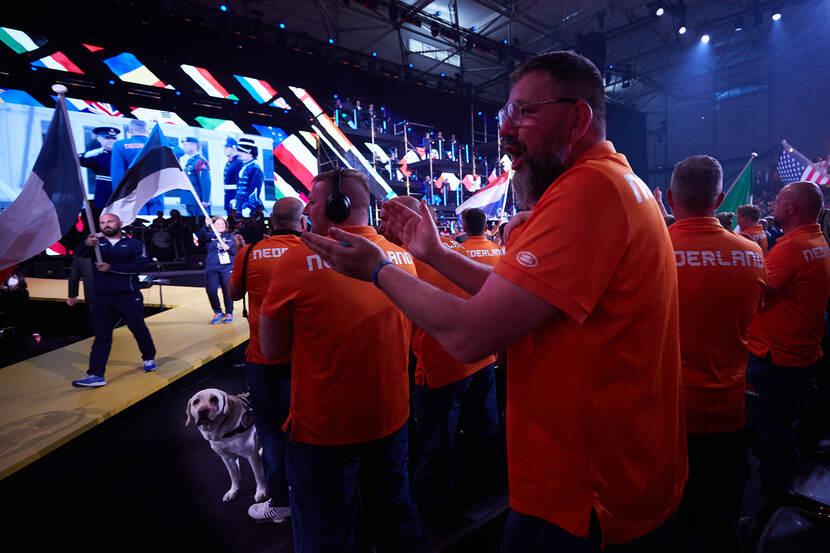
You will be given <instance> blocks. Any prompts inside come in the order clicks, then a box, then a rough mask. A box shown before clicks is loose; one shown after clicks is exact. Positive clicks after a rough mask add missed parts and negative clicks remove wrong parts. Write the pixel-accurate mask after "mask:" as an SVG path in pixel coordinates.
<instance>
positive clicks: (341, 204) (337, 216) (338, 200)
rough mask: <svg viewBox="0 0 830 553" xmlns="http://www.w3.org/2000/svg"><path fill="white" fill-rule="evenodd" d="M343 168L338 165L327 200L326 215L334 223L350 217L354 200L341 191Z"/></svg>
mask: <svg viewBox="0 0 830 553" xmlns="http://www.w3.org/2000/svg"><path fill="white" fill-rule="evenodd" d="M342 174H343V168H342V167H338V168H337V173H335V174H334V176H333V177H332V179H331V193H330V194H329V197H328V199H327V200H326V217H328V219H329V221H332V222H334V223H342V222H343V221H345V220H346V219H348V218H349V213H350V212H351V210H352V202H351V200H349V197H348V196H347V195H346V194H343V192H341V191H340V177H341V176H342Z"/></svg>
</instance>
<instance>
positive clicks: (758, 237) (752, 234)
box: [741, 225, 769, 255]
mask: <svg viewBox="0 0 830 553" xmlns="http://www.w3.org/2000/svg"><path fill="white" fill-rule="evenodd" d="M741 234H746V235H747V236H749V239H750V240H752V241H754V242H755V243H756V244H758V245H759V246H761V251H762V252H763V253H764V255H767V251H768V250H769V246H768V245H767V233H766V232H765V231H764V227H762V226H761V225H755V226H754V227H749V228H748V229H746V230H744V229H741Z"/></svg>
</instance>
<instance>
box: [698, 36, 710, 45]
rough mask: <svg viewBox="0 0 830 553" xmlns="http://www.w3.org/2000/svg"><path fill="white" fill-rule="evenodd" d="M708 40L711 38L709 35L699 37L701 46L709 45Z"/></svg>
mask: <svg viewBox="0 0 830 553" xmlns="http://www.w3.org/2000/svg"><path fill="white" fill-rule="evenodd" d="M710 38H711V37H710V36H709V35H703V36H701V37H700V42H702V43H703V44H709V39H710Z"/></svg>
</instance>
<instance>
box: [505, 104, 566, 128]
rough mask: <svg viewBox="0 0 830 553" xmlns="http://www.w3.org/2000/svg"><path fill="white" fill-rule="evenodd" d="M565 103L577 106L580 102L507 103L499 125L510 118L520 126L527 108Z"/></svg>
mask: <svg viewBox="0 0 830 553" xmlns="http://www.w3.org/2000/svg"><path fill="white" fill-rule="evenodd" d="M563 102H565V103H568V104H576V103H577V102H579V100H575V99H573V98H557V99H555V100H542V101H541V102H528V103H524V104H523V103H521V102H519V101H518V100H513V101H512V102H507V104H505V106H504V107H503V108H501V109H500V110H499V125H504V124H505V123H506V122H507V118H508V117H509V118H510V120H511V121H512V122H513V124H514V125H519V124H520V123H521V122H522V116H523V115H524V109H525V108H526V107H527V106H539V105H542V104H559V103H563Z"/></svg>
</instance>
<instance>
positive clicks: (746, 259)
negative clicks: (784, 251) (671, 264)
mask: <svg viewBox="0 0 830 553" xmlns="http://www.w3.org/2000/svg"><path fill="white" fill-rule="evenodd" d="M724 254H726V252H720V251H718V250H700V251H694V250H692V251H677V250H675V252H674V261H675V263H676V264H677V266H678V267H686V266H688V267H738V266H740V267H763V266H764V256H763V255H761V254H760V253H756V252H753V251H749V250H732V251H731V252H730V253H728V254H726V256H727V258H726V259H724ZM730 256H731V257H730Z"/></svg>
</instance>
